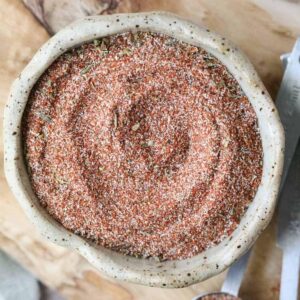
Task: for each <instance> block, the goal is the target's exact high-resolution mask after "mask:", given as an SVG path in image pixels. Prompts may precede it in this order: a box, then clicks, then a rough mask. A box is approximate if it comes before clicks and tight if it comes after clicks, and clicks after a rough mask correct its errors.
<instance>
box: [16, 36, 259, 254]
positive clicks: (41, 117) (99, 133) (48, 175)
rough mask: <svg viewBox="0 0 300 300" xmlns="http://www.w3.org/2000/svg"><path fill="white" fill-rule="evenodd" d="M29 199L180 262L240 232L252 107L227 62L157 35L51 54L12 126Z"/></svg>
mask: <svg viewBox="0 0 300 300" xmlns="http://www.w3.org/2000/svg"><path fill="white" fill-rule="evenodd" d="M22 133H23V143H24V155H25V158H26V162H27V166H28V173H29V175H30V179H31V183H32V187H33V190H34V192H35V193H36V196H37V198H38V199H39V201H40V203H41V204H42V206H44V207H45V209H46V210H47V211H48V212H49V214H50V215H51V216H53V217H54V218H55V219H56V220H57V221H58V222H59V223H61V224H62V225H63V226H64V227H65V228H67V229H69V230H70V231H72V232H74V233H76V234H78V235H80V236H83V237H85V238H87V239H90V240H93V241H94V242H96V243H97V244H99V245H102V246H105V247H107V248H110V249H112V250H116V251H119V252H122V253H124V254H129V255H134V256H138V257H155V258H158V259H160V260H173V259H184V258H188V257H191V256H194V255H196V254H198V253H200V252H202V251H203V250H205V249H207V248H209V247H211V246H213V245H215V244H217V243H219V242H220V241H222V240H223V239H224V238H225V237H226V236H228V235H230V234H231V233H232V232H233V231H234V229H235V228H236V227H237V226H238V224H239V222H240V219H241V217H242V216H243V215H244V213H245V211H246V210H247V208H248V206H249V204H250V203H251V201H252V200H253V198H254V196H255V193H256V191H257V188H258V186H259V184H260V181H261V176H262V145H261V139H260V135H259V131H258V124H257V118H256V115H255V112H254V110H253V108H252V106H251V104H250V102H249V100H248V99H247V97H246V96H245V94H244V93H243V91H242V89H241V88H240V86H239V84H238V83H237V81H236V80H235V79H234V78H233V76H232V75H231V74H230V73H229V72H228V70H227V69H226V67H225V66H224V65H223V64H222V63H221V62H220V61H219V60H218V59H216V58H215V57H213V56H212V55H211V54H209V53H207V52H206V51H204V50H203V49H201V48H198V47H195V46H193V45H190V44H187V43H184V42H180V41H177V40H176V39H174V38H171V37H168V36H166V35H162V34H157V33H142V32H138V33H130V32H127V33H123V34H119V35H114V36H111V37H107V38H103V39H98V40H95V41H93V42H90V43H86V44H83V45H81V46H80V47H78V48H75V49H72V50H70V51H68V52H66V53H65V54H63V55H61V56H60V57H59V58H58V59H57V60H56V61H55V62H54V63H53V64H52V65H51V66H50V67H49V68H48V69H47V70H46V71H45V73H44V74H43V75H42V76H41V77H40V79H39V80H38V82H37V83H36V85H35V86H34V88H33V90H32V91H31V94H30V97H29V100H28V104H27V106H26V109H25V112H24V115H23V123H22Z"/></svg>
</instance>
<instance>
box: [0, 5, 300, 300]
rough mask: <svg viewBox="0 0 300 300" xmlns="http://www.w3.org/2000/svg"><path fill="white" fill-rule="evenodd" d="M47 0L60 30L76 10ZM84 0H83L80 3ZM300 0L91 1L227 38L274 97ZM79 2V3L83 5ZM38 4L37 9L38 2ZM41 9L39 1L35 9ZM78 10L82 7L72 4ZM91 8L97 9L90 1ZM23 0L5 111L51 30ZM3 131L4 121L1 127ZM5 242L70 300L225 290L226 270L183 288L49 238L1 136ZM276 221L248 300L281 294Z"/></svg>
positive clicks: (1, 29) (4, 56) (1, 99)
mask: <svg viewBox="0 0 300 300" xmlns="http://www.w3.org/2000/svg"><path fill="white" fill-rule="evenodd" d="M26 2H27V4H29V5H31V7H33V6H32V5H34V4H35V3H36V2H38V3H39V4H40V3H43V6H42V8H43V9H42V11H40V16H41V18H40V21H41V22H43V23H44V24H45V25H46V29H47V31H48V32H54V31H56V30H57V28H59V26H62V25H63V24H64V22H67V21H70V19H72V18H73V16H72V17H71V18H70V15H69V14H68V13H67V12H68V9H65V14H64V15H61V14H60V13H59V12H58V11H59V10H58V6H59V4H63V5H64V7H67V6H68V5H70V2H71V1H69V2H68V1H59V0H56V1H54V0H52V1H30V0H27V1H26ZM75 2H82V1H75ZM299 2H300V1H297V0H290V1H284V0H277V1H276V0H273V1H272V0H243V1H240V0H231V1H229V0H228V1H224V0H213V1H212V0H189V1H187V0H176V1H174V0H164V1H162V0H151V1H149V0H140V1H138V0H132V1H130V0H102V1H100V0H98V1H97V0H88V1H87V3H88V4H89V7H90V6H91V7H93V9H96V10H97V13H99V14H104V13H112V12H115V11H117V12H129V11H149V10H167V11H171V12H174V13H177V14H179V15H181V16H183V17H185V18H187V19H190V20H192V21H193V22H195V23H198V24H204V25H205V26H207V27H209V28H211V29H212V30H215V31H217V32H219V33H220V34H222V35H224V36H227V37H228V38H230V39H231V40H232V41H233V42H235V43H236V44H237V45H238V46H239V47H240V48H241V49H242V50H244V52H245V53H246V54H247V55H248V56H249V58H250V60H251V61H252V63H253V64H254V65H255V67H256V69H257V71H258V73H259V74H260V75H261V77H262V79H263V81H264V83H265V85H266V87H267V88H268V90H269V91H270V93H271V95H272V96H273V98H274V96H275V95H276V92H277V90H278V87H279V83H280V80H281V77H282V70H281V65H280V61H279V55H280V54H282V53H284V52H287V51H290V49H291V47H292V45H293V43H294V41H295V38H296V37H297V35H300V18H299V16H300V3H299ZM76 5H77V4H76ZM33 8H34V7H33ZM37 8H38V9H40V8H39V7H35V9H37ZM72 11H73V12H75V13H76V14H75V15H77V16H80V15H81V14H82V7H79V8H78V6H77V8H76V7H75V8H72ZM83 11H84V12H85V13H91V11H89V9H87V8H86V7H83ZM47 31H46V30H45V29H44V27H43V26H42V25H41V23H40V22H39V21H37V19H36V18H34V17H33V16H32V14H31V13H30V11H29V10H28V9H27V8H26V7H25V6H24V5H23V3H22V2H20V0H19V1H18V0H0V110H1V120H0V121H1V123H0V124H1V125H0V127H1V126H2V117H3V113H2V112H3V109H4V105H5V102H6V99H7V96H8V91H9V87H10V85H11V83H12V81H13V79H14V78H15V77H16V76H17V75H18V74H19V72H20V71H21V70H22V69H23V67H24V66H25V65H26V63H27V62H28V61H29V60H30V59H31V57H32V56H33V54H34V53H35V52H36V50H37V49H38V48H39V47H40V46H41V45H42V44H43V43H44V42H45V41H46V40H47V39H48V38H49V34H48V32H47ZM1 135H2V127H1ZM0 144H1V148H0V155H1V159H0V248H2V249H3V250H5V251H7V252H8V253H9V254H10V255H12V256H13V257H14V258H15V259H16V260H18V261H19V262H20V263H21V264H22V265H24V266H25V267H26V268H28V269H29V270H31V271H32V272H33V273H34V274H35V275H36V276H37V277H38V278H40V279H41V280H42V281H43V282H45V283H46V284H48V285H50V286H51V287H54V288H57V289H58V290H59V291H60V292H61V293H62V295H64V296H65V297H66V298H67V299H74V300H77V299H78V300H83V299H89V300H94V299H103V300H110V299H114V300H118V299H120V300H127V299H128V300H129V299H130V300H136V299H141V300H148V299H149V300H150V299H151V300H152V299H162V300H164V299H165V300H167V299H191V298H192V297H193V296H195V295H196V294H197V293H199V292H201V291H213V290H218V289H219V288H220V286H221V284H222V281H223V278H224V275H225V274H224V273H223V274H220V275H219V276H216V277H214V278H212V279H210V280H207V281H205V282H203V283H200V284H196V285H194V286H191V287H188V288H184V289H177V290H168V289H159V288H149V287H144V286H139V285H134V284H127V283H123V282H117V281H114V280H111V279H107V278H104V277H103V276H102V275H101V274H100V273H98V272H97V271H96V270H95V269H94V268H93V267H92V266H91V265H90V264H89V263H88V262H87V261H86V260H85V259H84V258H82V257H81V256H79V255H78V254H76V253H75V252H72V251H69V250H66V249H64V248H61V247H59V246H55V245H53V244H50V243H48V242H46V241H45V240H43V239H42V238H41V237H40V236H39V234H38V233H37V231H36V229H35V228H34V227H33V226H32V225H31V224H30V223H29V221H28V219H27V218H26V216H25V215H24V213H23V212H22V210H21V208H20V207H19V205H18V204H17V202H16V200H15V199H14V198H13V196H12V194H11V193H10V191H9V189H8V186H7V184H6V181H5V178H4V173H3V145H2V136H1V140H0ZM275 225H276V221H275V220H273V222H272V224H271V225H270V226H269V227H268V229H267V230H266V231H265V232H264V233H263V234H262V236H261V237H260V238H259V240H258V241H257V243H256V245H255V247H254V252H253V254H252V257H251V260H250V264H249V267H248V270H247V273H246V275H245V279H244V281H243V284H242V288H241V296H242V297H243V299H244V300H250V299H256V300H274V299H278V291H279V279H280V269H281V267H280V262H281V253H280V251H279V250H278V249H277V248H276V245H275V227H276V226H275Z"/></svg>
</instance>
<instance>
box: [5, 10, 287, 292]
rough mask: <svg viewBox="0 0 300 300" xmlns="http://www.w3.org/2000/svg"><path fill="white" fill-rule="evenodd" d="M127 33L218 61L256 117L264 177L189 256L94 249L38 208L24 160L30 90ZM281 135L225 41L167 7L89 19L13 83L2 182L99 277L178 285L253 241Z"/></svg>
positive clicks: (241, 59)
mask: <svg viewBox="0 0 300 300" xmlns="http://www.w3.org/2000/svg"><path fill="white" fill-rule="evenodd" d="M126 31H152V32H160V33H164V34H166V35H169V36H173V37H175V38H177V39H179V40H182V41H185V42H187V43H190V44H194V45H196V46H200V47H202V48H204V49H205V50H207V51H208V52H210V53H212V54H213V55H215V56H216V57H217V58H218V59H219V60H220V61H221V62H223V63H224V64H225V65H226V67H227V68H228V69H229V71H230V72H231V73H232V75H233V76H234V77H235V78H236V79H237V80H238V82H239V84H240V85H241V87H242V89H243V90H244V92H245V94H246V95H247V96H248V98H249V100H250V102H251V103H252V105H253V108H254V110H255V112H256V114H257V117H258V123H259V129H260V134H261V138H262V144H263V156H264V162H263V176H262V182H261V184H260V186H259V188H258V191H257V194H256V196H255V198H254V200H253V203H252V204H251V205H250V207H249V209H248V211H247V212H246V214H245V216H244V217H243V218H242V220H241V223H240V225H239V226H238V228H237V229H236V230H235V231H234V233H233V234H232V235H231V236H230V237H228V238H226V239H225V240H224V241H222V242H221V243H220V244H218V245H216V246H214V247H212V248H210V249H208V250H206V251H204V252H202V253H201V254H199V255H196V256H194V257H192V258H189V259H184V260H181V261H165V262H159V261H155V260H153V259H142V258H134V257H130V256H125V255H123V254H120V253H117V252H114V251H111V250H109V249H105V248H103V247H99V246H95V245H94V244H93V243H91V242H90V241H87V240H85V239H83V238H81V237H79V236H76V235H75V234H73V233H71V232H69V231H67V230H66V229H65V228H64V227H63V226H61V225H60V224H58V223H57V222H56V221H54V219H52V218H51V217H50V216H49V215H48V214H47V213H46V211H45V210H44V209H43V208H42V207H41V206H40V205H39V202H38V200H37V198H36V197H35V195H34V193H33V191H32V189H31V185H30V182H29V178H28V174H27V171H26V167H25V164H24V160H23V151H22V141H21V134H20V133H21V132H20V127H21V119H22V114H23V111H24V108H25V106H26V103H27V99H28V95H29V93H30V90H31V88H32V87H33V85H34V83H35V82H36V81H37V79H38V78H39V77H40V76H41V74H42V73H43V72H44V71H45V70H46V69H47V67H48V66H49V65H50V64H51V63H52V62H53V61H54V60H55V59H56V58H57V57H58V56H60V55H61V54H62V53H64V52H65V51H66V50H68V49H70V48H72V47H74V46H77V45H80V44H82V43H84V42H88V41H92V40H94V39H96V38H100V37H104V36H107V35H112V34H116V33H121V32H126ZM283 148H284V133H283V129H282V125H281V123H280V119H279V116H278V113H277V111H276V108H275V106H274V103H273V102H272V100H271V98H270V96H269V94H268V92H267V91H266V89H265V87H264V86H263V84H262V82H261V80H260V79H259V77H258V75H257V73H256V72H255V70H254V68H253V66H252V65H251V64H250V62H249V61H248V59H247V58H246V57H245V56H244V55H243V54H242V53H241V51H240V50H238V49H237V48H236V47H235V46H234V45H233V44H232V43H231V42H230V41H228V40H227V39H225V38H223V37H221V36H219V35H217V34H215V33H213V32H211V31H210V30H208V29H206V28H203V27H200V26H198V25H195V24H193V23H191V22H188V21H186V20H183V19H182V18H180V17H178V16H175V15H173V14H170V13H165V12H150V13H137V14H118V15H110V16H94V17H87V18H84V19H82V20H80V21H78V22H75V23H73V24H71V25H69V26H68V27H66V28H64V29H62V30H61V31H60V32H58V33H57V34H56V35H55V36H53V37H52V38H51V39H49V40H48V41H47V42H46V43H45V44H44V45H43V46H42V47H41V48H40V49H39V50H38V52H37V53H36V54H35V56H34V57H33V58H32V60H31V61H30V62H29V64H28V65H27V66H26V68H25V69H24V70H23V72H22V73H21V74H20V76H19V77H18V78H17V79H16V80H15V82H14V83H13V85H12V88H11V93H10V97H9V101H8V104H7V105H6V108H5V112H4V150H5V151H4V152H5V153H4V157H5V174H6V178H7V181H8V184H9V186H10V188H11V190H12V192H13V194H14V196H15V197H16V199H17V200H18V202H19V203H20V205H21V206H22V208H23V210H24V211H25V213H26V214H27V216H28V218H29V219H30V220H31V221H32V222H33V223H34V224H35V225H36V227H37V228H38V230H39V231H40V232H41V233H42V235H43V236H45V237H46V238H47V239H48V240H50V241H52V242H54V243H56V244H59V245H61V246H64V247H67V248H70V249H75V250H76V251H78V252H79V253H80V254H81V255H83V256H84V257H85V258H86V259H87V260H88V261H89V262H90V263H91V264H92V265H93V266H94V267H96V268H97V269H99V270H100V271H102V272H103V273H104V274H106V275H108V276H111V277H114V278H118V279H120V280H125V281H129V282H134V283H139V284H144V285H149V286H158V287H184V286H188V285H190V284H193V283H196V282H199V281H202V280H205V279H207V278H209V277H211V276H213V275H216V274H218V273H220V272H221V271H223V270H224V269H226V268H227V267H228V266H230V265H231V264H232V263H233V262H234V261H235V260H237V259H238V258H239V257H240V256H241V255H242V254H243V253H244V252H245V251H246V250H247V249H249V247H250V246H251V245H252V244H253V243H254V241H255V240H256V238H257V237H258V235H259V234H260V233H261V232H262V230H263V229H264V228H265V227H266V226H267V224H268V223H269V221H270V219H271V217H272V214H273V212H274V208H275V205H276V197H277V193H278V189H279V184H280V176H281V172H282V165H283V151H284V150H283Z"/></svg>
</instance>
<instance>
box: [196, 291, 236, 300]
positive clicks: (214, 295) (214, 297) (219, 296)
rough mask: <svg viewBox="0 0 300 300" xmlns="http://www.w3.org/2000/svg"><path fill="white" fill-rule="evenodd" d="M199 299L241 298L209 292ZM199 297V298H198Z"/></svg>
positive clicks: (234, 299)
mask: <svg viewBox="0 0 300 300" xmlns="http://www.w3.org/2000/svg"><path fill="white" fill-rule="evenodd" d="M200 299H201V300H241V298H239V297H236V296H231V295H229V294H224V293H220V294H211V295H207V296H204V297H200ZM200 299H199V300H200Z"/></svg>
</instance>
